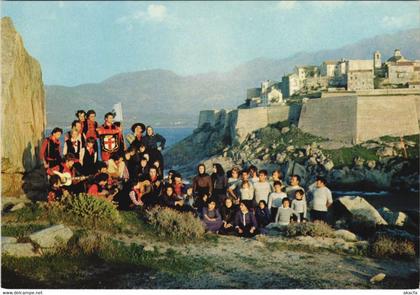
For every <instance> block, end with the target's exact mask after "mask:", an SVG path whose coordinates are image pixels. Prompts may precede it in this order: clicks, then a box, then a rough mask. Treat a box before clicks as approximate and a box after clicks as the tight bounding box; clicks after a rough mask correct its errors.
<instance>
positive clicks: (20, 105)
mask: <svg viewBox="0 0 420 295" xmlns="http://www.w3.org/2000/svg"><path fill="white" fill-rule="evenodd" d="M1 80H2V81H1V84H2V85H1V86H2V89H1V97H2V100H1V106H2V119H1V126H2V127H1V139H2V140H1V158H2V166H1V172H2V196H5V195H9V196H14V195H16V194H20V193H22V192H23V191H22V185H23V182H22V177H23V174H24V173H28V172H31V171H32V170H33V169H34V168H36V167H37V166H39V164H40V163H39V160H38V152H39V147H40V143H41V140H42V138H43V135H44V130H45V126H46V113H45V94H44V85H43V82H42V74H41V67H40V65H39V63H38V62H37V61H36V60H35V59H34V58H33V57H31V56H30V55H29V54H28V53H27V51H26V50H25V47H24V45H23V41H22V38H21V37H20V35H19V34H18V33H17V32H16V30H15V28H14V26H13V23H12V20H11V19H10V18H9V17H4V18H2V19H1Z"/></svg>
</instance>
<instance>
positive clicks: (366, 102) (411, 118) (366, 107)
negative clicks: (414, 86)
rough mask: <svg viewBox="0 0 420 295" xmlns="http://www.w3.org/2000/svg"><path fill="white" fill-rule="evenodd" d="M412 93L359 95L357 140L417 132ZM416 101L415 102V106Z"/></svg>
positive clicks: (416, 117)
mask: <svg viewBox="0 0 420 295" xmlns="http://www.w3.org/2000/svg"><path fill="white" fill-rule="evenodd" d="M419 98H420V97H417V99H415V96H359V97H358V99H357V135H356V142H363V141H366V140H369V139H372V138H377V137H381V136H384V135H390V136H404V135H412V134H417V133H419V124H418V113H417V109H418V108H419V106H418V104H419V103H418V102H419V100H418V99H419ZM416 101H417V106H416Z"/></svg>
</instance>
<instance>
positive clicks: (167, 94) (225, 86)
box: [46, 28, 420, 127]
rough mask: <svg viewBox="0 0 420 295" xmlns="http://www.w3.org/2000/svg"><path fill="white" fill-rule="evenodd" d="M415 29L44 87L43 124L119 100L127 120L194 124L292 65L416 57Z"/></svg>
mask: <svg viewBox="0 0 420 295" xmlns="http://www.w3.org/2000/svg"><path fill="white" fill-rule="evenodd" d="M419 44H420V28H417V29H411V30H407V31H402V32H399V33H395V34H387V35H380V36H376V37H373V38H369V39H364V40H361V41H359V42H356V43H353V44H349V45H346V46H343V47H341V48H337V49H331V50H322V51H317V52H300V53H297V54H295V55H293V56H291V57H289V58H284V59H268V58H257V59H254V60H251V61H249V62H247V63H244V64H243V65H240V66H238V67H236V68H235V69H233V70H232V71H229V72H225V73H215V72H210V73H205V74H198V75H193V76H180V75H177V74H176V73H174V72H172V71H167V70H161V69H157V70H147V71H139V72H130V73H121V74H118V75H115V76H112V77H110V78H108V79H106V80H104V81H102V82H100V83H95V84H83V85H79V86H75V87H66V86H58V85H50V86H46V93H47V116H48V125H49V126H50V127H51V126H53V125H59V126H65V125H68V124H69V122H71V121H72V120H73V119H74V111H75V110H77V109H89V108H93V109H95V110H96V111H97V113H98V116H99V117H100V118H99V121H102V115H103V114H104V113H105V112H107V111H109V110H110V108H111V107H112V105H113V104H114V103H116V102H119V101H121V102H122V103H123V109H124V116H125V119H126V121H127V124H131V122H134V121H142V122H145V123H149V124H153V125H155V126H166V127H167V126H177V125H178V126H192V127H194V126H196V124H197V117H198V112H199V111H200V110H202V109H214V108H235V107H236V106H237V105H239V104H241V103H242V102H243V100H244V99H245V94H246V89H247V88H251V87H256V86H258V85H259V83H260V81H262V80H266V79H271V80H281V77H282V76H283V74H285V73H288V72H291V71H292V70H293V68H294V66H295V65H303V64H315V65H319V64H321V63H322V61H324V60H334V59H341V58H352V59H368V58H371V57H372V54H373V52H374V51H375V50H379V51H381V53H382V59H383V60H386V59H387V58H388V57H390V56H391V55H392V54H393V51H394V49H395V48H400V49H401V52H402V54H403V55H404V56H405V57H406V58H409V59H419V58H420V46H419Z"/></svg>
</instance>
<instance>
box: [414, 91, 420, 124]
mask: <svg viewBox="0 0 420 295" xmlns="http://www.w3.org/2000/svg"><path fill="white" fill-rule="evenodd" d="M414 103H415V104H416V110H417V121H418V122H419V124H420V95H416V96H415V97H414Z"/></svg>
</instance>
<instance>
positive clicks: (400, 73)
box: [244, 49, 420, 107]
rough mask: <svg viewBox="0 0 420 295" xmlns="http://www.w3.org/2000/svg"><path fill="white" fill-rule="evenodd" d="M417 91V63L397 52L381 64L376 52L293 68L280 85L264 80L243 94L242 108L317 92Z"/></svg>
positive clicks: (419, 82)
mask: <svg viewBox="0 0 420 295" xmlns="http://www.w3.org/2000/svg"><path fill="white" fill-rule="evenodd" d="M407 88H408V89H420V60H408V59H406V58H405V57H404V56H403V55H402V54H401V50H400V49H395V50H394V55H393V56H391V57H390V58H388V59H387V60H386V61H385V62H382V56H381V53H380V52H379V51H375V52H374V53H373V58H372V59H366V60H353V59H344V58H343V59H341V60H339V61H335V60H326V61H324V62H323V63H322V64H321V65H320V66H316V65H303V66H296V67H295V69H294V71H293V73H290V74H287V75H284V76H283V77H282V78H281V81H273V80H266V81H263V82H262V83H261V87H258V88H250V89H248V90H247V97H246V102H245V105H244V107H257V106H267V105H273V104H281V103H284V102H286V101H287V100H288V99H289V98H295V97H299V96H304V95H314V94H315V95H316V93H317V92H321V91H327V92H331V91H342V92H345V91H362V90H373V89H407Z"/></svg>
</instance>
